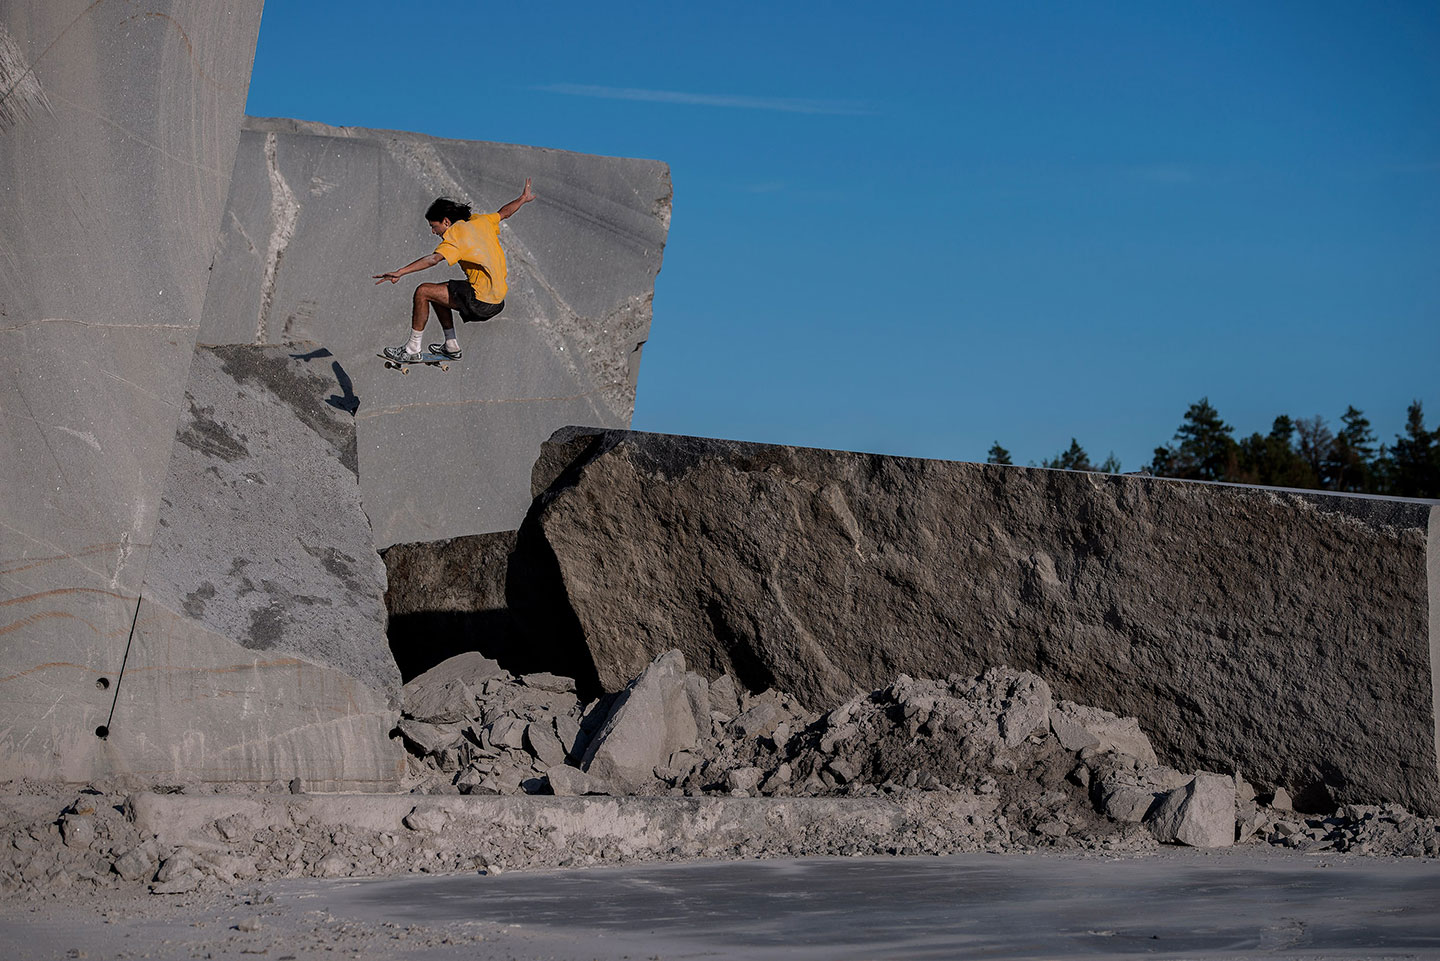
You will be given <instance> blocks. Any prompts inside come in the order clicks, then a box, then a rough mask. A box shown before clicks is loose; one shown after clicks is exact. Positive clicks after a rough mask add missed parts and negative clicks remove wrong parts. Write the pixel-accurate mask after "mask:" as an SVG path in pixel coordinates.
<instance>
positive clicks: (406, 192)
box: [201, 118, 670, 547]
mask: <svg viewBox="0 0 1440 961" xmlns="http://www.w3.org/2000/svg"><path fill="white" fill-rule="evenodd" d="M526 177H531V178H533V180H534V184H535V190H536V193H537V194H538V195H539V198H540V199H539V200H538V201H537V202H536V203H533V204H529V205H527V206H526V207H525V209H524V210H522V211H521V212H520V213H519V214H517V215H516V216H515V217H513V218H511V219H509V220H506V221H505V222H504V224H502V225H501V240H502V243H503V244H504V246H505V249H506V255H507V259H508V263H509V275H510V276H509V280H510V291H509V294H508V295H507V296H506V301H505V310H504V312H503V313H501V314H500V315H499V316H498V317H496V318H494V319H493V320H491V321H488V322H486V323H483V324H468V325H462V326H461V330H460V340H461V344H462V346H463V348H464V350H465V356H464V359H463V361H462V362H461V363H460V364H458V365H452V367H451V369H450V371H449V372H448V373H446V374H441V373H440V372H439V371H436V370H419V371H415V372H413V373H412V374H411V375H410V376H408V377H400V376H397V375H396V374H395V373H394V372H393V371H388V370H385V369H384V367H383V365H382V364H381V362H380V360H379V359H378V358H376V357H375V356H374V355H375V353H376V352H377V351H378V350H379V349H380V348H381V347H384V346H388V345H392V344H395V343H399V342H400V341H401V340H403V339H404V337H405V336H406V331H407V330H408V318H409V316H410V300H411V294H412V292H413V290H414V287H415V285H416V284H417V283H422V282H428V281H444V280H446V279H450V278H459V277H460V276H462V275H461V273H460V271H459V269H458V268H452V267H449V266H446V265H442V266H441V267H436V268H432V269H431V270H429V271H426V272H425V273H424V274H423V275H416V276H413V277H406V278H404V280H403V281H402V282H401V283H400V284H397V285H395V286H393V287H392V286H391V285H388V284H386V285H382V286H379V287H376V286H375V285H374V284H373V283H372V282H371V280H370V276H371V275H372V274H377V273H380V272H381V271H384V270H392V269H394V268H396V267H400V266H402V265H404V264H407V263H409V262H410V261H412V260H414V259H415V258H416V257H418V256H420V255H422V254H426V253H429V252H430V251H431V250H433V249H434V246H435V242H436V241H435V238H434V237H433V236H432V235H431V234H430V233H429V231H428V227H427V226H426V224H425V220H424V212H425V208H426V207H427V206H428V205H429V203H430V202H431V201H433V200H434V199H435V198H436V197H437V196H441V195H444V196H449V197H452V198H454V199H457V200H461V201H465V202H469V203H471V204H473V205H474V207H475V209H476V210H477V211H481V212H484V211H493V210H496V209H498V208H499V207H500V206H501V205H503V204H504V203H506V202H507V201H509V200H512V199H514V197H515V196H516V195H517V194H518V193H519V191H520V189H521V187H522V186H523V184H524V182H525V178H526ZM669 220H670V177H669V171H668V168H667V167H666V166H665V165H664V164H662V163H659V162H657V161H649V160H629V159H622V158H613V157H594V156H587V155H584V154H575V153H568V152H565V151H560V150H545V149H540V148H535V147H521V146H513V145H509V144H493V143H477V142H470V141H457V140H440V139H436V138H433V137H426V136H422V135H420V134H412V133H401V132H396V131H387V130H365V129H359V128H349V127H343V128H342V127H327V126H324V125H322V124H314V123H303V122H299V121H293V120H261V119H254V118H251V119H248V120H247V121H246V123H245V130H244V134H243V137H242V140H241V143H240V147H239V151H238V153H237V155H236V161H235V174H234V179H233V181H232V183H231V189H230V196H229V201H228V204H227V207H226V211H225V217H224V223H223V226H222V232H221V238H220V245H219V249H218V251H217V254H216V258H215V268H214V274H213V280H212V281H211V288H210V289H211V295H210V297H209V298H208V299H207V301H206V303H205V317H204V325H203V330H202V334H201V340H202V342H208V343H246V344H250V343H255V344H263V343H290V342H292V341H295V340H313V341H315V342H318V343H326V344H330V345H332V349H335V350H336V351H337V356H336V357H335V359H334V363H335V364H336V365H337V366H338V367H339V368H341V369H343V370H344V371H345V372H346V374H347V376H348V377H349V378H350V389H351V401H352V403H353V404H354V405H355V406H356V409H357V411H358V413H357V429H358V432H359V439H360V463H361V471H360V474H361V485H362V487H363V489H364V497H365V504H366V509H367V510H368V511H369V512H370V517H371V520H372V522H373V523H374V526H375V537H376V544H377V546H379V547H386V546H389V545H391V544H394V543H401V542H413V541H432V540H439V539H443V538H450V537H455V536H459V535H468V534H478V533H486V532H490V531H502V530H514V529H515V528H516V527H518V526H519V523H520V520H521V518H522V517H523V516H524V514H525V510H526V508H527V507H528V505H529V502H530V497H529V480H530V475H529V471H530V465H531V464H532V463H533V462H534V459H535V454H536V451H537V450H538V449H539V447H540V444H541V443H542V442H543V441H544V440H545V438H547V437H548V436H549V435H550V434H551V432H553V431H554V430H556V429H557V428H559V427H561V426H563V425H565V424H574V423H582V424H598V425H601V426H606V427H623V426H627V425H628V424H629V422H630V415H631V412H632V410H633V408H634V402H635V379H636V376H637V374H638V371H639V362H640V348H641V346H642V345H643V344H644V343H645V340H646V338H647V336H648V331H649V326H650V305H651V299H652V297H653V290H654V281H655V275H656V273H657V272H658V271H659V269H660V260H661V254H662V251H663V249H664V245H665V237H666V233H667V231H668V228H669ZM428 334H430V335H432V336H433V338H434V339H439V336H438V335H439V327H438V325H437V324H435V323H434V322H433V321H432V323H431V325H430V329H429V331H428ZM337 344H343V345H345V346H344V348H343V349H342V348H339V347H335V346H334V345H337Z"/></svg>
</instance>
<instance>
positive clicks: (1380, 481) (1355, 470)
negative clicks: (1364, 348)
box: [986, 397, 1440, 498]
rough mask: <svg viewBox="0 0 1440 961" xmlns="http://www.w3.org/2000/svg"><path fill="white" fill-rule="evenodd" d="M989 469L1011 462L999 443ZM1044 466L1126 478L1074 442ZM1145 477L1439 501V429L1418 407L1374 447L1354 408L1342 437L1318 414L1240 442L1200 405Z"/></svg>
mask: <svg viewBox="0 0 1440 961" xmlns="http://www.w3.org/2000/svg"><path fill="white" fill-rule="evenodd" d="M986 463H989V464H1011V463H1013V461H1012V460H1011V459H1010V452H1009V451H1008V450H1006V449H1005V448H1003V447H1001V446H1000V442H999V441H996V442H995V443H994V445H992V446H991V448H990V455H989V457H988V458H987V459H986ZM1030 466H1032V467H1034V466H1035V464H1034V462H1031V464H1030ZM1040 466H1041V467H1050V468H1056V469H1059V470H1080V471H1099V472H1101V473H1107V474H1118V473H1120V461H1119V460H1118V459H1117V458H1116V457H1115V455H1114V454H1113V453H1112V454H1110V456H1109V457H1107V458H1106V459H1105V460H1104V461H1102V462H1101V463H1100V464H1099V465H1095V464H1092V463H1091V462H1090V455H1089V454H1087V453H1086V452H1085V449H1084V448H1083V447H1081V446H1080V443H1079V442H1078V441H1077V440H1076V439H1075V438H1073V437H1072V438H1070V447H1069V449H1068V450H1064V451H1061V452H1060V453H1058V454H1056V455H1055V456H1054V457H1053V458H1047V459H1045V460H1042V461H1041V462H1040ZM1142 472H1144V473H1149V474H1153V475H1155V476H1157V477H1179V478H1183V479H1186V480H1209V481H1229V482H1231V483H1236V484H1259V485H1262V486H1265V487H1297V488H1302V489H1308V490H1326V491H1346V492H1350V493H1358V494H1385V495H1389V496H1393V497H1431V498H1433V497H1440V428H1437V429H1435V430H1427V429H1426V428H1425V417H1424V412H1423V411H1422V409H1421V406H1420V401H1418V400H1417V401H1415V402H1414V403H1412V404H1411V405H1410V407H1409V408H1408V410H1407V416H1406V419H1405V431H1404V433H1401V434H1396V435H1395V440H1394V442H1393V443H1390V444H1384V443H1380V442H1379V441H1378V440H1377V439H1376V437H1375V433H1374V431H1372V430H1371V429H1370V421H1369V420H1368V419H1367V418H1366V417H1365V415H1364V413H1363V412H1361V411H1360V410H1358V409H1356V408H1355V407H1354V406H1349V407H1347V408H1346V409H1345V413H1344V414H1343V415H1341V417H1340V429H1339V430H1338V431H1335V430H1331V428H1330V425H1329V424H1327V423H1326V422H1325V418H1323V417H1321V416H1320V415H1318V414H1317V415H1315V416H1314V417H1302V418H1300V419H1298V420H1296V419H1293V418H1291V417H1289V416H1287V415H1285V414H1281V415H1280V416H1279V417H1276V418H1275V421H1274V423H1273V424H1272V425H1271V427H1270V433H1268V434H1262V433H1259V432H1258V431H1257V432H1256V433H1254V434H1251V435H1250V436H1249V437H1245V438H1242V439H1240V440H1236V439H1235V429H1234V428H1233V427H1231V426H1230V425H1229V424H1227V423H1225V421H1224V420H1222V419H1221V418H1220V413H1219V411H1217V410H1216V409H1215V407H1214V406H1213V405H1212V404H1211V403H1210V399H1209V398H1208V397H1202V398H1200V400H1199V401H1197V402H1196V403H1194V404H1191V405H1190V409H1189V410H1187V411H1186V412H1185V418H1184V420H1183V421H1182V422H1181V424H1180V426H1179V428H1178V429H1177V430H1176V431H1175V436H1174V438H1173V439H1172V440H1171V441H1170V443H1168V444H1166V445H1164V446H1162V447H1157V448H1155V453H1154V455H1153V457H1152V459H1151V461H1150V463H1149V464H1146V465H1145V466H1144V467H1143V468H1142Z"/></svg>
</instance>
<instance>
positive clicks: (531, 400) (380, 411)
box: [355, 384, 624, 420]
mask: <svg viewBox="0 0 1440 961" xmlns="http://www.w3.org/2000/svg"><path fill="white" fill-rule="evenodd" d="M622 386H624V385H623V384H605V385H603V386H601V387H598V388H596V389H595V390H591V391H586V392H584V393H581V394H567V395H563V396H558V397H496V398H493V399H490V400H482V399H475V400H434V401H419V402H416V403H413V404H397V405H396V406H394V407H380V408H377V409H375V410H370V411H365V412H363V413H359V414H356V415H355V419H356V420H365V419H366V418H370V417H382V416H384V415H386V414H395V413H399V412H400V411H402V410H411V409H413V408H416V407H469V406H471V405H473V404H487V405H490V404H494V405H499V404H539V403H547V402H549V401H554V400H584V399H587V398H589V397H592V396H594V395H595V394H599V393H602V392H603V391H606V390H609V389H610V388H612V387H622Z"/></svg>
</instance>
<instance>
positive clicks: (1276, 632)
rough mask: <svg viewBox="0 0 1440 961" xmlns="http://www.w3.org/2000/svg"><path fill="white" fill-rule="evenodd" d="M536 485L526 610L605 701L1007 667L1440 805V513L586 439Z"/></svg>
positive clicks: (834, 690) (1330, 779) (799, 452)
mask: <svg viewBox="0 0 1440 961" xmlns="http://www.w3.org/2000/svg"><path fill="white" fill-rule="evenodd" d="M535 475H536V486H537V488H541V489H542V493H541V494H540V497H539V499H538V500H537V501H536V502H535V505H534V507H533V508H532V510H531V512H530V514H529V516H528V517H527V519H526V521H525V524H524V526H523V527H522V528H521V531H520V534H519V537H518V540H517V550H516V556H515V558H514V559H513V560H512V565H511V570H512V572H515V571H523V572H524V574H525V577H524V578H521V579H519V580H517V579H515V578H514V577H513V576H512V580H511V583H510V585H509V592H510V599H511V603H512V613H515V614H516V615H518V616H520V617H521V618H523V620H524V621H525V623H526V624H527V625H528V627H529V629H530V630H531V632H532V634H533V636H534V637H535V638H537V639H540V638H543V639H544V640H545V643H546V644H549V645H553V646H555V647H556V648H557V649H564V648H565V647H566V646H567V645H578V644H583V645H584V646H585V647H586V648H588V652H589V655H590V658H591V660H592V662H593V669H594V674H593V676H594V677H595V678H596V679H597V680H598V683H599V685H600V686H601V687H603V688H604V689H606V690H611V691H613V690H618V689H619V688H620V686H622V685H623V684H625V683H626V681H627V680H628V679H629V678H630V677H633V676H635V675H636V674H638V673H639V672H640V671H641V670H642V669H643V668H644V666H645V665H646V664H647V663H648V662H649V661H650V660H651V659H653V658H654V657H655V656H657V655H658V654H660V653H662V652H664V651H666V650H669V649H670V648H678V649H680V650H681V651H682V652H683V653H684V656H685V659H686V662H687V663H688V664H689V665H690V666H691V667H692V669H695V670H699V671H702V672H704V673H706V674H707V675H708V676H710V677H712V678H714V677H718V676H719V675H720V674H722V673H729V674H731V675H732V676H734V677H736V678H738V679H740V680H741V681H743V682H744V683H745V684H746V685H747V686H748V687H749V688H751V689H752V690H761V689H764V688H766V687H775V688H779V689H780V690H783V691H786V692H789V693H791V694H794V695H796V696H797V697H799V698H800V699H801V700H802V701H803V702H804V703H806V704H809V705H822V704H825V703H828V702H834V701H836V700H837V699H840V698H842V696H843V695H846V694H848V693H851V692H856V691H861V690H868V689H871V688H876V687H882V686H884V685H885V684H887V683H889V682H890V681H892V680H893V679H894V678H895V676H896V675H897V674H898V673H901V672H904V673H908V674H911V675H914V676H922V677H943V676H945V675H946V674H947V673H949V672H956V673H961V674H975V673H978V672H980V671H983V670H984V669H985V668H987V667H990V666H993V665H997V664H1009V665H1012V666H1014V667H1016V668H1019V669H1024V670H1031V671H1035V672H1036V673H1039V674H1041V675H1043V676H1044V677H1046V678H1048V679H1049V680H1050V682H1051V683H1052V685H1053V686H1054V688H1055V694H1056V697H1057V698H1062V699H1069V700H1074V701H1077V702H1081V703H1086V704H1093V705H1097V706H1099V707H1103V708H1105V709H1107V710H1110V711H1113V712H1115V713H1117V714H1121V715H1127V716H1135V717H1138V718H1140V721H1141V724H1142V725H1143V726H1144V728H1145V729H1146V730H1147V731H1148V732H1149V733H1150V735H1151V737H1152V739H1153V741H1154V743H1155V747H1156V750H1157V752H1158V753H1159V754H1160V756H1161V759H1162V760H1163V761H1164V762H1165V763H1167V764H1169V765H1171V766H1174V767H1177V768H1180V769H1183V770H1194V769H1204V770H1219V771H1233V770H1239V771H1240V772H1241V773H1242V774H1243V775H1244V776H1245V777H1247V778H1250V779H1251V780H1252V781H1255V782H1257V783H1262V784H1269V785H1275V786H1284V787H1286V788H1288V789H1289V790H1290V791H1292V792H1293V793H1299V794H1304V793H1305V792H1324V793H1326V794H1327V795H1328V796H1329V797H1330V798H1332V799H1334V800H1336V801H1362V802H1367V801H1397V802H1400V803H1403V804H1406V805H1408V806H1410V807H1411V808H1413V809H1415V810H1418V811H1423V812H1435V811H1437V810H1440V772H1437V766H1436V755H1437V747H1436V723H1435V720H1436V700H1435V696H1436V695H1435V678H1436V673H1435V665H1436V663H1437V657H1436V649H1435V613H1434V612H1435V607H1436V605H1437V592H1440V588H1437V582H1440V578H1437V576H1436V571H1437V563H1436V554H1437V526H1440V506H1437V505H1436V504H1435V503H1434V502H1428V501H1406V500H1393V499H1379V498H1360V497H1345V496H1335V495H1326V494H1319V493H1300V492H1288V491H1275V490H1265V489H1260V488H1244V487H1236V486H1229V485H1216V484H1198V483H1187V482H1182V481H1171V480H1161V479H1157V478H1149V477H1129V476H1107V475H1100V474H1088V473H1075V472H1067V471H1050V470H1040V469H1031V468H1020V467H997V466H991V465H980V464H962V463H948V462H941V461H926V460H916V459H908V458H900V457H883V456H877V455H865V454H854V453H847V452H842V451H825V450H809V449H803V448H793V447H778V446H766V445H758V444H742V443H732V442H726V441H717V440H707V439H703V438H694V437H675V436H666V435H655V434H640V433H631V432H624V431H607V432H596V431H588V430H583V429H576V430H571V431H567V432H561V434H560V435H558V436H557V438H556V440H555V442H553V443H552V444H549V445H547V449H546V451H545V452H543V453H542V455H541V458H540V461H539V463H538V464H537V466H536V472H535Z"/></svg>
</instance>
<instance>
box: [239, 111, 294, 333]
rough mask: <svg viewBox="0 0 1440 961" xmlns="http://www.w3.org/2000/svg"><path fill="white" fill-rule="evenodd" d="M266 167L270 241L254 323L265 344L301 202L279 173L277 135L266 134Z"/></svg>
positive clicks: (256, 331)
mask: <svg viewBox="0 0 1440 961" xmlns="http://www.w3.org/2000/svg"><path fill="white" fill-rule="evenodd" d="M265 168H266V172H267V173H268V174H269V176H270V222H271V226H270V244H269V247H268V248H267V249H266V256H265V275H264V276H263V277H262V278H261V280H260V316H259V317H258V318H257V319H256V323H255V343H256V344H263V343H265V338H266V325H267V324H268V323H269V320H270V306H271V304H273V303H274V301H275V280H276V276H277V274H278V273H279V271H280V261H281V259H282V258H283V257H284V256H285V248H286V247H288V246H290V240H291V239H292V238H293V237H294V236H295V225H296V223H298V222H299V220H300V202H299V201H298V200H296V199H295V194H294V192H293V191H291V189H290V185H289V184H288V183H286V182H285V178H284V176H282V175H281V173H280V159H279V147H278V138H277V137H276V136H275V134H273V133H267V134H266V135H265ZM246 239H247V240H248V239H249V238H248V237H247V238H246Z"/></svg>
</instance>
